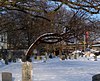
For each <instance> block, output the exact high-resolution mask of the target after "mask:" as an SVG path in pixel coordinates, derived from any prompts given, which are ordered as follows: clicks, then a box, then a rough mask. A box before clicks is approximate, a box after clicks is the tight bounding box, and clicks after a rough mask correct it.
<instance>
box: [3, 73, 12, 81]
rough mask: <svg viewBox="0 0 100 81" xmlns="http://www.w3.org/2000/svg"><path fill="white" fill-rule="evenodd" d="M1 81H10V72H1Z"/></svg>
mask: <svg viewBox="0 0 100 81" xmlns="http://www.w3.org/2000/svg"><path fill="white" fill-rule="evenodd" d="M2 81H12V73H9V72H2Z"/></svg>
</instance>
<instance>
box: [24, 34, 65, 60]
mask: <svg viewBox="0 0 100 81" xmlns="http://www.w3.org/2000/svg"><path fill="white" fill-rule="evenodd" d="M63 35H64V34H63V33H62V34H58V33H46V34H43V35H41V36H39V37H38V38H37V39H36V40H35V41H34V42H33V43H32V44H31V46H30V47H29V48H28V50H27V52H26V61H29V60H30V57H31V54H32V52H33V50H34V48H35V47H36V46H37V45H39V44H40V43H45V44H54V43H57V42H60V41H62V40H63Z"/></svg>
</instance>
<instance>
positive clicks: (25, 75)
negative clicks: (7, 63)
mask: <svg viewBox="0 0 100 81" xmlns="http://www.w3.org/2000/svg"><path fill="white" fill-rule="evenodd" d="M22 81H32V63H31V62H24V63H23V64H22Z"/></svg>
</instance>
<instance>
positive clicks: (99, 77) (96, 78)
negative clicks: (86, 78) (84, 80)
mask: <svg viewBox="0 0 100 81" xmlns="http://www.w3.org/2000/svg"><path fill="white" fill-rule="evenodd" d="M92 81H100V74H96V75H94V76H93V77H92Z"/></svg>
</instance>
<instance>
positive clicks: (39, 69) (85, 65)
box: [0, 57, 100, 81]
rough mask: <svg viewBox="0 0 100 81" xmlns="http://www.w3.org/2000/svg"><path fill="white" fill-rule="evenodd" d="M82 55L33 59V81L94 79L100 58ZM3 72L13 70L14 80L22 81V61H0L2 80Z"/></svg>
mask: <svg viewBox="0 0 100 81" xmlns="http://www.w3.org/2000/svg"><path fill="white" fill-rule="evenodd" d="M92 59H93V58H90V60H87V58H85V57H80V58H78V59H74V60H69V59H68V60H62V61H61V60H60V59H59V58H53V59H48V60H47V62H43V61H38V60H33V62H32V65H33V75H32V79H33V81H92V76H93V75H95V74H100V59H99V58H98V61H93V60H92ZM2 72H11V73H12V76H13V81H22V62H20V61H18V62H16V63H9V65H5V64H4V62H3V61H0V81H2V79H1V74H2Z"/></svg>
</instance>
